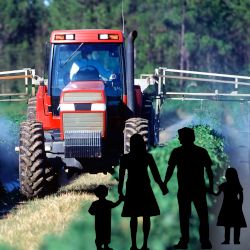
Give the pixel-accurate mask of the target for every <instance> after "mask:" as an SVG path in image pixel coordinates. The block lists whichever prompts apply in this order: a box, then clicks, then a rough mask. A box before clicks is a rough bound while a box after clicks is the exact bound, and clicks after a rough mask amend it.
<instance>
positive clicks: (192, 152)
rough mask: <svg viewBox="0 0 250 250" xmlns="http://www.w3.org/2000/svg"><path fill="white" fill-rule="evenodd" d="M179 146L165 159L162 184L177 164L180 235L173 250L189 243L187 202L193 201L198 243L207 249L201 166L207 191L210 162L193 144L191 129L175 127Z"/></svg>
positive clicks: (211, 183) (204, 196) (193, 138)
mask: <svg viewBox="0 0 250 250" xmlns="http://www.w3.org/2000/svg"><path fill="white" fill-rule="evenodd" d="M178 134H179V141H180V143H181V146H180V147H178V148H175V149H174V150H173V151H172V153H171V155H170V159H169V161H168V168H167V172H166V177H165V181H164V183H165V184H167V183H168V181H169V180H170V178H171V176H172V174H173V171H174V168H175V166H177V179H178V186H179V189H178V194H177V197H178V204H179V218H180V230H181V238H180V241H179V243H178V244H177V245H175V246H174V248H175V249H187V247H188V242H189V218H190V215H191V203H192V202H193V204H194V206H195V209H196V211H197V214H198V216H199V220H200V228H199V232H200V242H201V248H202V249H211V248H212V245H211V243H210V241H209V225H208V209H207V201H206V191H207V190H206V186H205V180H204V168H205V169H206V172H207V175H208V179H209V191H210V192H211V193H212V190H213V172H212V169H211V165H212V161H211V159H210V157H209V155H208V153H207V151H206V149H204V148H202V147H198V146H197V145H195V144H194V141H195V135H194V130H193V129H191V128H187V127H184V128H182V129H180V130H178Z"/></svg>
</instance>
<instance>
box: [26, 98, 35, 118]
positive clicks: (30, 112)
mask: <svg viewBox="0 0 250 250" xmlns="http://www.w3.org/2000/svg"><path fill="white" fill-rule="evenodd" d="M27 120H28V121H31V120H36V97H31V98H30V99H29V100H28V108H27Z"/></svg>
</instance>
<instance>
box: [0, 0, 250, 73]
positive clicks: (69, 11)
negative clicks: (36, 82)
mask: <svg viewBox="0 0 250 250" xmlns="http://www.w3.org/2000/svg"><path fill="white" fill-rule="evenodd" d="M122 9H123V16H124V20H125V21H124V22H125V28H124V32H125V35H126V34H128V33H129V31H131V30H134V29H135V30H137V31H138V33H139V35H138V38H137V40H136V73H137V74H139V73H152V72H153V70H154V68H155V67H158V66H166V67H168V68H179V69H189V70H199V71H209V72H217V73H230V74H244V75H248V74H249V73H250V0H212V1H211V0H202V1H201V0H168V1H166V0H154V1H152V0H123V1H122V0H67V1H64V0H8V1H5V0H0V71H3V70H11V69H20V68H25V67H31V68H35V69H36V70H37V73H38V74H40V75H41V74H43V68H44V51H45V48H44V44H45V43H46V41H49V36H50V32H51V31H52V30H54V29H91V28H98V29H99V28H107V29H122V28H123V26H122V23H123V19H122Z"/></svg>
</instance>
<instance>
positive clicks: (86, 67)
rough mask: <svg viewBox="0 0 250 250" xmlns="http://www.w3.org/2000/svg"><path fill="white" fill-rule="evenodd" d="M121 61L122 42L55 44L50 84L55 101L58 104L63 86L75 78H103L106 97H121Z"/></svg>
mask: <svg viewBox="0 0 250 250" xmlns="http://www.w3.org/2000/svg"><path fill="white" fill-rule="evenodd" d="M122 65H123V60H122V45H121V44H106V43H105V44H104V43H103V44H100V43H98V44H94V43H93V44H89V43H88V44H85V43H79V44H55V45H54V50H53V62H52V75H51V83H52V84H51V85H50V88H51V89H50V91H51V95H52V102H54V105H55V104H56V103H57V102H58V104H59V98H60V94H61V92H62V89H63V88H64V87H65V86H66V85H67V84H68V83H70V82H73V81H98V80H102V81H103V82H104V83H105V92H106V95H107V97H111V98H112V97H113V98H114V99H118V98H119V99H121V97H122V93H123V70H122V69H123V66H122ZM54 105H52V106H54ZM55 106H56V105H55ZM53 113H57V112H56V111H55V112H53Z"/></svg>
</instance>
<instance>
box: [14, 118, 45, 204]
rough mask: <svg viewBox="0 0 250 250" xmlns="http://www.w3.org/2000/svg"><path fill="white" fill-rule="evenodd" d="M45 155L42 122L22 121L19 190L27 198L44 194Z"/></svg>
mask: <svg viewBox="0 0 250 250" xmlns="http://www.w3.org/2000/svg"><path fill="white" fill-rule="evenodd" d="M45 166H46V155H45V150H44V133H43V128H42V124H41V123H40V122H35V121H27V122H22V123H21V126H20V155H19V180H20V191H21V193H22V194H23V195H24V196H25V197H26V198H28V199H30V198H34V197H39V196H42V195H44V191H45V183H46V182H45Z"/></svg>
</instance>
